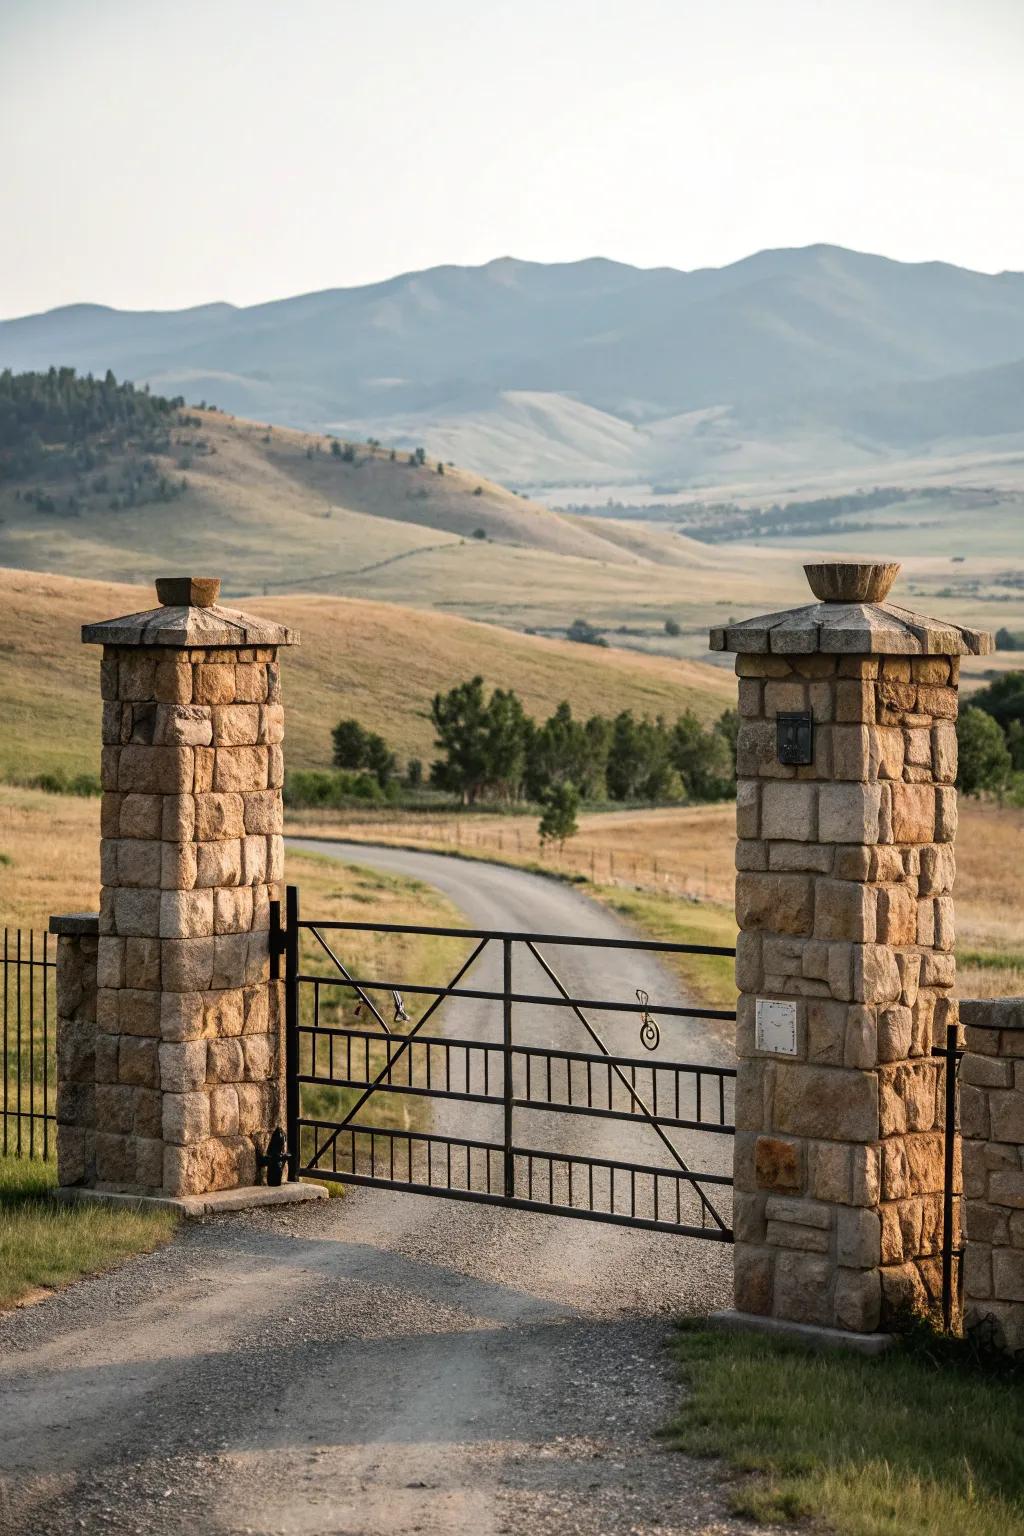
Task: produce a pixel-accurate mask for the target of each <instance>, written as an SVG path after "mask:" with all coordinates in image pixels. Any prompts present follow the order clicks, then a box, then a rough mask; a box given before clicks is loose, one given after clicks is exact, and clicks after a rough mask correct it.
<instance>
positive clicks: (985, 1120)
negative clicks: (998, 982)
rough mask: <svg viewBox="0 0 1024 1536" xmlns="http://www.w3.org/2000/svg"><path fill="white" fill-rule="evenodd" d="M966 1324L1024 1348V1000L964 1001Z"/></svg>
mask: <svg viewBox="0 0 1024 1536" xmlns="http://www.w3.org/2000/svg"><path fill="white" fill-rule="evenodd" d="M961 1014H962V1019H963V1024H964V1057H963V1060H962V1062H961V1063H960V1126H961V1133H962V1136H963V1162H964V1225H965V1238H966V1243H967V1247H966V1252H965V1254H964V1326H965V1328H966V1329H967V1330H968V1331H969V1332H970V1331H974V1330H978V1332H979V1333H980V1334H981V1337H982V1339H983V1342H985V1343H986V1344H994V1345H995V1346H996V1347H998V1348H1001V1349H1004V1350H1006V1351H1008V1352H1009V1353H1011V1354H1014V1355H1020V1353H1021V1351H1024V998H994V999H984V1000H980V1001H977V1002H974V1001H972V1002H964V1003H962V1004H961Z"/></svg>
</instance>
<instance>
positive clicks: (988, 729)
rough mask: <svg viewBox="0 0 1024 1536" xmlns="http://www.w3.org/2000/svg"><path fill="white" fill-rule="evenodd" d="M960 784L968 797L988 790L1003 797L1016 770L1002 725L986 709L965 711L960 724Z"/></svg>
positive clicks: (957, 733)
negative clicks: (1003, 791) (1012, 771)
mask: <svg viewBox="0 0 1024 1536" xmlns="http://www.w3.org/2000/svg"><path fill="white" fill-rule="evenodd" d="M956 735H957V746H958V750H959V771H958V773H957V785H958V786H959V788H960V789H961V790H962V792H963V793H964V794H965V795H975V796H977V795H980V794H982V793H983V792H984V791H986V790H988V791H990V792H991V793H993V794H999V793H1001V792H1002V790H1003V789H1004V788H1005V787H1006V783H1007V781H1008V779H1009V777H1010V770H1011V768H1012V760H1011V758H1010V749H1009V747H1008V746H1007V745H1006V737H1005V736H1004V735H1003V731H1002V727H1001V726H1000V725H999V722H998V721H997V720H995V719H993V717H992V716H991V715H989V714H986V712H985V711H984V710H983V709H975V708H973V707H971V708H968V709H965V710H964V711H963V713H962V714H961V716H960V719H959V720H958V722H957V728H956Z"/></svg>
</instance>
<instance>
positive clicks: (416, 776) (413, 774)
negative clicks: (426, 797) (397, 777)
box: [405, 757, 423, 789]
mask: <svg viewBox="0 0 1024 1536" xmlns="http://www.w3.org/2000/svg"><path fill="white" fill-rule="evenodd" d="M405 782H406V785H407V787H408V788H409V789H419V787H420V785H421V784H422V783H423V764H422V762H421V761H420V759H419V758H418V757H410V759H409V761H408V763H407V764H406V767H405Z"/></svg>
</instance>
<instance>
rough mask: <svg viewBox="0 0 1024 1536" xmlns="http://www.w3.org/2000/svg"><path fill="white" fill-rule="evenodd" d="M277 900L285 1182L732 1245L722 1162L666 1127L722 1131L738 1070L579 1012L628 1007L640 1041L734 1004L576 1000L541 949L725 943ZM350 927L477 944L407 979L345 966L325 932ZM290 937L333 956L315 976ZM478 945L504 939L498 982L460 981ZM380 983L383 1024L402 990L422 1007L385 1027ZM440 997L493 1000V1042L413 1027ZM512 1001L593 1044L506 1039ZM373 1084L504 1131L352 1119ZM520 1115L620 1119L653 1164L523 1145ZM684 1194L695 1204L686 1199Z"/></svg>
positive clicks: (670, 949) (392, 1095)
mask: <svg viewBox="0 0 1024 1536" xmlns="http://www.w3.org/2000/svg"><path fill="white" fill-rule="evenodd" d="M286 911H287V926H286V929H285V930H284V932H283V933H282V931H281V928H280V921H279V913H278V912H276V911H275V912H274V913H272V921H271V927H272V949H273V950H274V953H275V964H276V963H278V958H277V957H280V955H282V954H283V955H284V956H285V960H286V983H285V993H286V1006H285V1021H286V1034H287V1041H286V1056H287V1060H286V1067H287V1086H286V1102H287V1114H288V1146H289V1168H290V1176H291V1177H292V1178H299V1177H302V1176H303V1175H307V1176H310V1177H313V1178H326V1179H336V1180H338V1181H339V1182H342V1183H348V1184H359V1185H374V1186H379V1187H383V1188H389V1189H401V1190H408V1191H411V1192H414V1193H419V1194H428V1195H434V1196H443V1197H446V1198H450V1199H458V1200H468V1201H479V1202H485V1203H490V1204H500V1205H508V1206H512V1207H515V1208H518V1209H525V1210H537V1211H548V1212H553V1213H557V1214H560V1215H565V1216H574V1217H580V1218H586V1219H588V1220H593V1221H604V1222H612V1223H616V1224H618V1225H626V1226H636V1227H643V1228H649V1229H653V1230H657V1231H665V1232H675V1233H677V1234H679V1235H685V1236H694V1237H705V1238H710V1239H712V1240H715V1241H719V1242H731V1241H732V1232H731V1230H730V1228H729V1225H728V1224H727V1221H726V1219H725V1217H724V1216H723V1214H722V1213H721V1212H720V1211H719V1210H718V1209H717V1207H716V1204H715V1200H714V1198H712V1197H713V1196H715V1192H716V1191H717V1190H718V1189H721V1188H723V1187H729V1186H731V1184H732V1178H731V1175H730V1174H728V1173H712V1172H707V1173H705V1172H700V1171H696V1170H694V1169H692V1168H690V1167H689V1166H688V1164H687V1162H686V1161H685V1160H684V1158H683V1156H682V1154H681V1152H680V1150H679V1148H678V1147H677V1146H676V1145H675V1143H674V1142H673V1140H672V1139H671V1138H670V1137H669V1135H668V1134H667V1132H668V1131H685V1132H688V1133H690V1134H691V1136H692V1135H694V1134H696V1133H700V1132H705V1131H706V1132H708V1133H710V1135H711V1136H713V1137H714V1138H716V1139H718V1138H721V1137H722V1136H729V1137H731V1136H733V1135H734V1134H735V1126H734V1124H733V1121H732V1118H731V1102H729V1101H731V1097H732V1089H733V1086H734V1080H735V1077H736V1069H735V1068H733V1067H719V1066H713V1065H711V1064H710V1063H703V1062H692V1061H683V1060H667V1059H662V1058H656V1057H654V1056H650V1055H649V1056H647V1057H644V1056H640V1055H630V1054H625V1053H622V1052H621V1051H614V1050H610V1049H609V1048H608V1046H607V1045H606V1044H605V1042H604V1040H603V1039H602V1038H601V1035H600V1034H599V1033H598V1030H597V1026H596V1023H595V1022H594V1021H593V1020H591V1019H589V1018H588V1017H587V1016H586V1013H585V1012H584V1010H587V1011H588V1012H590V1011H592V1012H594V1013H597V1014H609V1013H616V1014H619V1015H622V1016H625V1017H627V1018H628V1017H636V1018H638V1019H639V1020H640V1024H641V1040H642V1041H643V1043H644V1044H645V1045H648V1046H650V1048H651V1049H652V1050H653V1049H654V1048H656V1046H657V1044H658V1043H659V1031H658V1027H657V1024H656V1023H655V1019H658V1020H663V1021H669V1022H670V1021H672V1020H674V1019H682V1018H691V1019H701V1020H717V1019H722V1020H733V1019H734V1018H735V1014H734V1013H733V1012H730V1011H729V1010H726V1009H710V1008H689V1007H682V1006H676V1005H670V1004H659V1003H657V1002H651V1001H650V1000H649V998H648V995H647V993H646V992H645V991H643V990H642V989H638V990H637V992H636V999H637V1000H636V1002H633V1001H627V1000H626V999H622V1000H615V999H610V998H589V997H586V998H584V997H575V996H573V995H572V994H571V992H570V991H569V989H567V988H566V987H565V986H564V985H563V983H562V982H561V981H560V980H559V978H558V976H557V974H556V973H555V971H554V969H553V967H552V966H551V965H550V963H549V961H548V960H547V958H546V957H545V956H544V955H543V954H541V953H540V950H539V946H541V945H548V946H572V947H576V948H601V949H610V950H615V951H621V952H631V951H632V952H641V953H654V954H662V955H670V954H700V955H722V956H730V955H732V954H734V951H733V950H730V949H726V948H723V947H720V946H713V945H685V944H671V943H668V942H664V941H660V940H642V939H638V940H635V941H634V940H629V939H612V940H603V939H597V938H591V937H589V936H584V935H568V934H533V933H517V932H509V931H498V930H489V929H476V928H450V927H434V926H422V927H420V926H416V925H412V924H375V923H366V922H333V921H324V922H319V921H306V920H303V919H302V918H301V917H300V913H299V895H298V891H297V890H296V888H295V887H293V886H290V887H288V889H287V896H286ZM354 932H359V933H372V934H391V935H403V934H405V935H413V936H424V937H432V938H451V939H461V940H465V941H467V942H468V943H469V944H470V945H472V946H473V947H472V950H471V953H470V954H469V955H468V957H467V958H466V959H464V960H463V961H462V963H461V964H460V965H459V966H458V968H457V970H456V972H455V974H454V975H453V977H452V978H451V980H450V981H449V982H447V984H445V985H440V986H439V985H434V984H430V983H426V982H419V981H416V982H408V981H405V980H404V979H396V978H395V977H394V976H393V975H391V974H388V975H386V976H377V977H364V976H362V975H360V974H357V973H356V972H354V971H353V970H352V969H350V968H349V967H348V966H347V965H346V963H345V961H344V959H343V958H342V957H341V956H339V954H338V953H337V952H336V948H337V945H336V941H333V940H329V939H328V938H327V937H326V936H325V935H332V934H338V933H341V934H344V933H354ZM303 933H306V934H308V935H309V936H310V938H311V939H312V940H313V941H315V943H316V945H317V947H318V952H319V954H320V957H321V963H323V962H324V958H325V957H326V961H327V962H329V965H330V970H329V972H328V973H327V974H319V973H316V972H314V971H311V970H309V969H308V967H307V968H306V969H303V968H302V965H301V960H300V946H301V937H302V934H303ZM492 946H494V947H500V950H501V977H502V979H501V985H500V989H499V988H497V987H493V986H472V985H465V984H463V978H464V977H465V976H466V974H467V972H468V971H469V970H470V969H471V968H472V967H473V966H474V965H475V964H476V962H477V960H478V959H479V958H480V957H481V955H483V954H484V952H485V951H486V950H488V949H489V948H490V947H492ZM517 946H519V947H521V948H522V949H524V950H525V951H526V953H527V954H529V956H530V957H531V959H532V960H533V962H534V963H535V964H537V965H538V966H539V967H540V969H541V970H542V971H543V972H544V974H545V975H546V976H547V977H548V979H549V980H550V981H551V983H552V986H553V989H554V990H553V991H552V992H551V993H538V992H533V991H525V990H519V991H517V990H516V989H515V987H514V985H513V956H514V952H515V949H516V947H517ZM381 993H385V994H386V993H393V994H394V998H395V1022H396V1023H399V1022H402V1023H407V1022H408V1021H407V1020H406V1016H405V1009H404V1003H403V996H408V997H410V998H423V999H429V1002H428V1004H427V1007H426V1008H425V1010H424V1012H423V1013H422V1015H421V1016H420V1018H419V1019H418V1020H417V1021H415V1022H414V1023H413V1024H412V1025H411V1027H409V1028H408V1030H407V1032H404V1033H402V1032H398V1031H396V1030H394V1029H392V1028H391V1027H390V1026H389V1024H388V1022H387V1021H386V1019H385V1018H384V1015H383V1013H382V1012H381V1010H380V1008H378V1007H377V1005H376V1004H375V1003H374V1001H373V999H374V996H375V995H378V996H379V995H380V994H381ZM339 997H346V998H350V999H351V1000H352V1001H353V1003H355V1004H357V1005H358V1006H357V1013H361V1012H363V1011H365V1014H366V1015H369V1017H368V1018H366V1019H365V1022H363V1023H358V1024H356V1023H354V1024H352V1025H348V1024H345V1023H338V1022H336V1021H335V1020H332V1019H331V1018H330V1014H329V1012H328V1016H327V1018H323V1017H322V1008H323V1004H324V1000H325V999H326V998H332V999H337V998H339ZM303 999H305V1001H303ZM449 999H453V1000H459V999H462V1000H465V1001H470V1002H474V1003H484V1004H487V1003H492V1004H495V1005H497V1008H496V1017H495V1025H496V1032H495V1036H494V1038H491V1039H465V1038H455V1037H451V1036H447V1035H439V1034H437V1033H430V1034H427V1033H425V1029H424V1027H425V1025H426V1024H427V1023H428V1021H429V1020H430V1018H431V1017H432V1016H433V1015H434V1013H435V1012H436V1011H437V1009H438V1008H439V1007H440V1006H441V1005H442V1004H443V1003H444V1002H446V1001H447V1000H449ZM516 1007H519V1008H535V1007H540V1008H545V1009H546V1008H561V1009H565V1008H568V1009H569V1010H570V1011H571V1013H572V1014H573V1015H574V1016H575V1017H576V1019H578V1021H579V1022H580V1023H581V1024H582V1025H583V1027H584V1028H585V1029H586V1031H587V1032H588V1034H589V1035H590V1038H591V1040H592V1041H593V1043H594V1046H595V1047H596V1049H584V1050H579V1049H575V1050H574V1049H569V1048H567V1047H565V1046H562V1045H556V1046H546V1045H528V1044H526V1043H520V1042H519V1041H518V1040H517V1039H516V1038H515V1029H514V1021H515V1014H514V1010H515V1008H516ZM367 1026H370V1027H367ZM652 1038H653V1041H654V1045H653V1046H651V1045H650V1041H651V1039H652ZM305 1086H308V1087H310V1088H313V1087H314V1086H315V1087H316V1088H318V1089H320V1090H321V1097H320V1108H319V1111H318V1112H314V1113H311V1114H303V1113H302V1105H301V1094H302V1090H303V1087H305ZM324 1090H328V1091H334V1090H338V1091H340V1092H342V1093H345V1094H347V1095H351V1094H355V1095H356V1097H355V1100H354V1102H351V1103H349V1102H347V1101H343V1103H342V1105H341V1107H340V1112H339V1113H338V1116H337V1118H329V1117H328V1114H325V1113H324V1110H323V1091H324ZM374 1096H379V1097H380V1101H381V1102H382V1103H384V1104H387V1103H388V1102H391V1103H401V1102H402V1101H403V1100H404V1101H405V1102H407V1103H415V1102H417V1101H419V1102H422V1101H424V1100H435V1101H440V1102H443V1101H445V1100H447V1101H455V1102H459V1103H463V1104H482V1105H491V1106H493V1107H494V1109H495V1111H496V1112H500V1139H494V1140H491V1139H486V1138H483V1139H482V1138H479V1137H477V1138H470V1137H459V1136H452V1135H444V1134H440V1133H438V1132H437V1131H434V1130H431V1131H427V1130H418V1129H409V1128H408V1126H407V1125H406V1126H405V1127H401V1128H399V1127H396V1126H394V1125H389V1124H382V1123H380V1122H379V1119H377V1118H375V1121H374V1122H373V1123H371V1122H369V1121H366V1120H362V1119H360V1118H358V1117H359V1116H360V1115H361V1114H362V1112H363V1111H364V1109H365V1107H366V1106H367V1104H368V1103H369V1102H370V1100H371V1099H372V1098H374ZM517 1111H528V1112H529V1113H530V1114H531V1115H543V1116H552V1117H554V1116H558V1115H571V1116H573V1117H574V1119H576V1120H577V1123H578V1117H591V1118H592V1119H593V1120H594V1121H610V1120H611V1121H619V1122H627V1121H628V1122H630V1123H632V1124H635V1125H637V1126H638V1127H642V1128H643V1129H644V1130H645V1131H648V1132H653V1133H654V1135H655V1136H656V1137H658V1138H659V1140H660V1141H661V1143H662V1145H663V1147H664V1149H665V1152H666V1154H667V1161H666V1163H665V1164H663V1165H656V1164H651V1163H648V1162H642V1161H633V1160H630V1159H626V1158H603V1157H597V1156H591V1155H589V1154H588V1153H584V1152H577V1151H572V1152H566V1151H561V1150H559V1149H557V1148H542V1147H539V1146H534V1145H529V1146H525V1145H522V1144H519V1143H518V1142H516V1140H515V1139H514V1135H513V1131H514V1114H515V1112H517ZM496 1129H497V1126H496ZM708 1145H709V1146H711V1145H713V1143H709V1144H708ZM690 1155H692V1154H691V1153H690V1151H688V1152H687V1156H690ZM691 1203H692V1205H693V1207H694V1217H693V1218H691V1217H690V1215H689V1211H688V1206H689V1205H690V1204H691ZM695 1218H699V1224H698V1219H695Z"/></svg>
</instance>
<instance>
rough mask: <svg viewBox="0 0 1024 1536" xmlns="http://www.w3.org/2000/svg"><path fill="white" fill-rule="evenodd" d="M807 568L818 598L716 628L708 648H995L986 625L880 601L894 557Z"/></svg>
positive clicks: (898, 652) (894, 651)
mask: <svg viewBox="0 0 1024 1536" xmlns="http://www.w3.org/2000/svg"><path fill="white" fill-rule="evenodd" d="M804 571H805V573H806V575H807V579H808V582H809V583H810V586H811V590H812V591H813V592H814V594H815V596H817V597H819V598H822V599H824V600H823V601H821V602H817V603H809V604H808V605H807V606H806V607H804V608H789V609H785V610H784V611H783V612H781V613H766V614H762V615H761V616H760V617H759V618H756V619H745V620H744V621H743V622H742V623H740V624H727V625H723V626H720V627H717V626H716V628H714V629H712V631H711V636H710V642H709V643H710V647H711V649H712V650H713V651H738V652H740V653H741V654H743V655H758V654H764V653H765V652H767V651H771V652H773V653H778V654H782V655H786V654H789V655H809V654H811V653H813V652H816V651H820V652H824V653H825V654H826V655H836V654H839V655H843V654H845V655H860V656H864V655H867V656H873V655H874V656H987V655H988V654H989V652H990V651H992V650H993V649H994V647H993V644H992V636H991V635H989V634H986V633H985V631H984V630H979V629H965V628H963V627H962V626H961V625H959V624H950V623H948V622H947V621H946V620H945V619H930V618H928V617H927V616H926V615H925V614H921V613H912V612H911V610H910V609H909V608H901V607H899V606H898V605H897V604H896V603H887V602H885V601H882V599H884V598H885V597H887V596H888V593H889V588H890V587H891V586H892V584H893V582H894V581H895V579H896V576H897V574H898V572H899V564H898V562H887V561H863V562H861V561H845V560H836V561H827V562H822V563H820V564H816V565H805V566H804Z"/></svg>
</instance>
